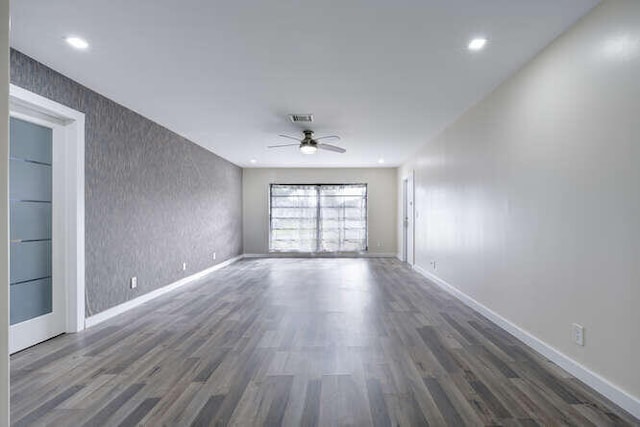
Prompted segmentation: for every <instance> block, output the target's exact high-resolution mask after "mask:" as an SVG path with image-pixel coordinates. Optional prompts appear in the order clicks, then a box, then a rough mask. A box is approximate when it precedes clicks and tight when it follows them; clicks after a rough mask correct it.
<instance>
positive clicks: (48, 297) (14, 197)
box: [9, 115, 66, 352]
mask: <svg viewBox="0 0 640 427" xmlns="http://www.w3.org/2000/svg"><path fill="white" fill-rule="evenodd" d="M9 129H10V139H9V144H10V149H9V177H10V178H9V199H10V200H9V202H10V214H9V218H10V220H9V222H10V227H9V230H10V233H9V234H10V249H9V261H10V263H9V277H10V280H9V293H10V316H9V317H10V324H11V328H10V351H11V352H15V351H18V350H21V349H23V348H26V347H29V346H31V345H34V344H37V343H39V342H42V341H45V340H47V339H49V338H51V337H53V336H56V335H59V334H61V333H63V332H65V327H66V322H65V320H66V311H65V310H66V301H65V300H66V295H65V287H64V281H63V280H62V279H63V277H64V274H63V273H64V272H63V271H62V269H63V268H64V248H60V245H59V244H58V243H59V240H60V237H61V236H60V232H61V231H62V230H63V227H64V223H62V224H61V221H63V220H64V218H63V214H64V212H61V207H62V205H63V204H62V203H61V201H58V200H57V199H58V195H59V194H63V193H64V175H63V174H64V171H63V170H60V168H59V167H57V163H58V162H57V161H56V160H57V158H58V157H59V156H60V155H64V153H61V152H60V150H59V149H58V148H62V149H63V148H64V146H62V147H57V146H56V137H57V136H58V137H59V134H60V132H61V131H62V129H60V127H59V126H58V125H57V124H55V123H51V122H48V121H46V120H43V119H41V118H35V117H34V118H29V117H26V116H24V115H21V116H20V117H16V116H12V117H11V118H10V124H9ZM61 249H62V250H61Z"/></svg>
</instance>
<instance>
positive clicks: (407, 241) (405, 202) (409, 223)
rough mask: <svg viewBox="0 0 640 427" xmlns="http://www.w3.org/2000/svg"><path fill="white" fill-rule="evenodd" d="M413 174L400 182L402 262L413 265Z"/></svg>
mask: <svg viewBox="0 0 640 427" xmlns="http://www.w3.org/2000/svg"><path fill="white" fill-rule="evenodd" d="M413 176H414V173H413V171H411V173H410V174H409V175H408V176H406V177H405V178H403V180H402V261H403V262H406V263H407V264H409V265H410V266H413V265H414V264H415V256H414V242H413V240H414V227H415V226H414V222H415V214H414V177H413Z"/></svg>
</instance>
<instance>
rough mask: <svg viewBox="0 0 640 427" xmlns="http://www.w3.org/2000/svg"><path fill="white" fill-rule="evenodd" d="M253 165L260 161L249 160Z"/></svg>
mask: <svg viewBox="0 0 640 427" xmlns="http://www.w3.org/2000/svg"><path fill="white" fill-rule="evenodd" d="M249 161H250V162H251V163H258V161H257V160H256V159H251V160H249Z"/></svg>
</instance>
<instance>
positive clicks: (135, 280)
mask: <svg viewBox="0 0 640 427" xmlns="http://www.w3.org/2000/svg"><path fill="white" fill-rule="evenodd" d="M129 287H130V288H131V289H135V288H137V287H138V278H137V277H135V276H133V277H132V278H131V280H129Z"/></svg>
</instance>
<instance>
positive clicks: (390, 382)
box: [11, 259, 640, 427]
mask: <svg viewBox="0 0 640 427" xmlns="http://www.w3.org/2000/svg"><path fill="white" fill-rule="evenodd" d="M11 374H12V376H11V417H12V425H17V426H26V425H29V426H31V425H45V426H46V425H57V426H82V425H121V426H134V425H141V424H143V425H149V426H156V425H157V426H162V425H168V426H174V425H176V426H183V425H195V426H209V425H220V426H224V425H237V426H253V425H269V426H279V425H284V426H309V427H315V426H324V425H357V426H360V425H362V426H366V425H374V426H391V425H393V426H411V427H413V426H427V425H432V426H444V425H453V426H463V425H464V426H480V425H503V426H537V425H544V426H546V425H579V426H592V425H597V426H600V425H605V426H606V425H615V426H633V425H636V426H638V425H640V421H639V420H637V419H635V418H633V417H632V416H631V415H630V414H628V413H626V412H625V411H623V410H621V409H620V408H618V407H617V406H616V405H614V404H613V403H612V402H610V401H608V400H607V399H605V398H604V397H602V396H600V395H599V394H598V393H597V392H595V391H593V390H591V389H589V388H588V387H587V386H586V385H584V384H583V383H581V382H579V381H578V380H577V379H575V378H573V377H571V375H569V374H568V373H566V372H564V371H563V370H562V369H561V368H559V367H558V366H555V365H553V364H552V363H551V362H550V361H548V360H546V359H545V358H543V357H541V356H540V355H538V354H537V353H535V352H533V351H532V350H531V349H529V348H527V347H525V346H524V345H523V344H521V343H520V342H519V341H517V340H516V339H515V338H514V337H512V336H510V335H509V334H507V333H506V332H505V331H503V330H502V329H500V328H498V327H497V326H496V325H494V324H492V323H491V322H490V321H489V320H487V319H486V318H484V317H483V316H482V315H480V314H479V313H476V312H474V311H473V310H471V309H470V308H469V307H466V306H464V305H463V304H461V303H460V302H459V301H458V300H456V299H455V298H454V297H452V296H451V295H449V294H448V293H446V292H444V291H443V290H441V289H439V288H437V287H436V286H434V285H433V284H431V283H430V282H429V281H427V280H425V279H424V278H423V277H422V276H420V275H418V274H417V273H415V272H414V271H412V270H411V269H409V268H407V267H406V266H405V265H403V264H402V263H400V262H399V261H397V260H395V259H251V260H242V261H239V262H237V263H235V264H233V265H231V266H228V267H226V268H224V269H221V270H219V271H216V272H214V273H212V274H210V275H208V276H206V277H205V278H203V279H201V280H198V281H197V282H195V283H193V284H190V285H186V286H184V287H182V288H180V289H179V290H176V291H174V292H171V293H168V294H166V295H164V296H162V297H159V298H157V299H155V300H153V301H151V302H148V303H146V304H144V305H143V306H141V307H138V308H136V309H134V310H132V311H129V312H127V313H124V314H122V315H120V316H118V317H115V318H113V319H111V320H109V321H107V322H105V323H103V324H101V325H98V326H96V327H94V328H91V329H88V330H86V331H83V332H81V333H78V334H69V335H63V336H60V337H57V338H54V339H52V340H50V341H48V342H45V343H43V344H40V345H37V346H34V347H32V348H29V349H26V350H24V351H22V352H20V353H17V354H15V355H13V356H12V357H11Z"/></svg>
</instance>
